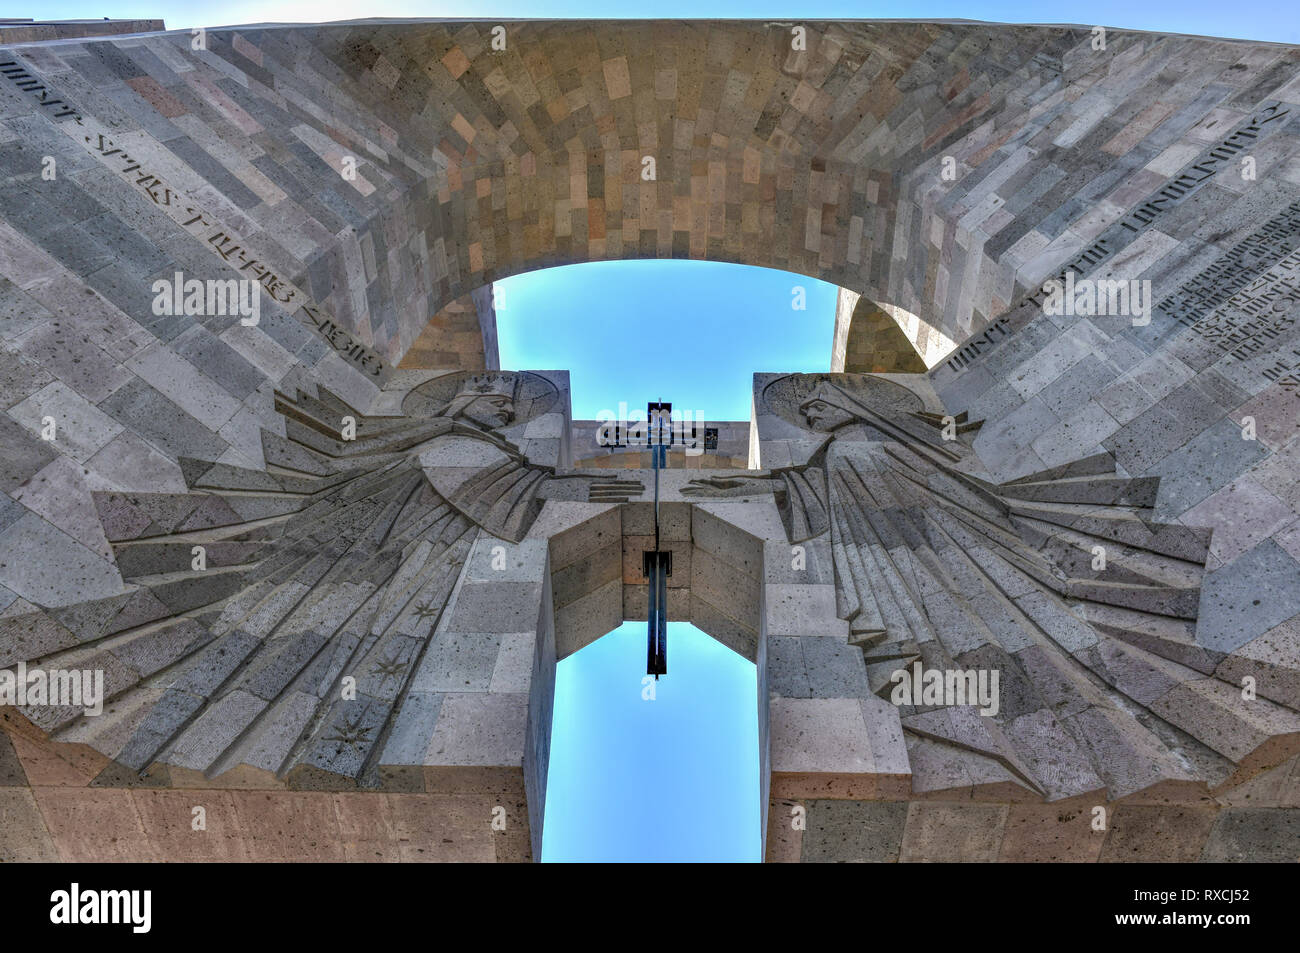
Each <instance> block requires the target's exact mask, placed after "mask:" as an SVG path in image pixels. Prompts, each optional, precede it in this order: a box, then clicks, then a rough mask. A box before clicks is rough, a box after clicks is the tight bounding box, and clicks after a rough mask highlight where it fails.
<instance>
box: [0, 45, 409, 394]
mask: <svg viewBox="0 0 1300 953" xmlns="http://www.w3.org/2000/svg"><path fill="white" fill-rule="evenodd" d="M0 75H3V76H6V77H7V78H9V79H10V80H11V81H13V82H14V83H16V84H17V85H18V86H19V88H20V89H23V90H24V91H26V92H29V93H33V94H36V93H40V101H41V103H42V105H47V106H54V105H56V104H58V105H61V106H63V109H62V110H61V111H59V112H56V113H53V114H52V116H53V118H62V117H67V116H71V117H73V119H74V122H73V123H63V124H61V125H60V128H62V129H63V130H64V131H65V132H66V133H67V134H68V135H69V136H70V137H71V138H73V139H75V140H77V141H78V142H80V143H81V144H82V145H83V146H84V147H85V148H86V149H88V150H89V151H90V153H91V154H92V155H94V156H95V157H96V158H97V159H99V160H100V161H101V162H103V163H104V164H105V165H107V166H108V167H109V168H110V169H112V170H113V171H114V172H116V173H117V174H118V175H119V176H121V177H123V178H124V179H126V181H127V182H129V183H130V184H131V185H132V186H133V187H134V188H136V189H138V190H139V191H141V192H143V193H144V194H145V195H146V196H148V198H149V200H150V201H151V202H153V203H154V205H156V206H157V207H158V208H160V209H162V210H163V211H164V212H166V213H167V214H168V215H169V216H171V218H172V219H173V221H175V222H176V223H177V224H178V225H180V226H181V227H182V228H184V229H185V230H186V231H188V232H189V233H190V234H191V235H194V236H195V237H196V238H199V239H200V240H201V241H202V242H203V244H204V245H205V246H206V247H207V248H208V249H209V251H211V252H212V253H213V254H215V255H217V256H219V257H220V258H221V259H222V261H223V262H225V263H226V264H227V265H229V266H230V267H231V268H234V269H235V270H236V271H238V272H240V274H241V275H243V276H244V277H254V278H256V279H257V281H258V282H259V284H261V286H262V288H263V290H264V291H266V293H267V294H268V295H270V296H271V298H272V299H273V300H274V301H276V302H277V303H279V304H281V305H283V306H284V307H285V308H286V309H288V310H289V311H290V312H291V313H293V314H294V316H295V317H296V318H297V319H298V320H299V321H301V322H302V323H303V324H305V325H307V326H308V327H310V328H311V329H312V330H313V331H314V332H315V333H316V334H318V335H319V336H320V337H321V338H323V339H324V340H325V341H327V342H328V343H329V345H330V346H331V347H332V348H334V350H335V351H336V352H338V353H339V354H340V355H342V356H343V357H344V358H345V359H346V360H348V361H349V362H350V363H351V364H352V365H353V366H354V367H356V368H357V369H358V370H360V371H361V372H363V373H365V374H368V375H370V376H371V377H377V378H380V379H381V380H382V379H384V378H386V377H387V375H388V368H387V366H386V365H385V363H384V360H383V358H381V357H380V356H379V355H378V354H377V353H376V352H375V351H374V350H372V349H371V348H369V347H367V346H366V345H365V344H364V343H362V342H361V341H358V340H356V339H355V338H354V337H352V335H351V334H350V333H349V332H348V331H347V330H345V329H344V328H342V327H340V326H339V325H338V323H337V322H336V321H335V320H334V318H333V316H332V315H330V314H329V313H328V312H327V311H325V310H324V309H323V308H320V307H317V306H315V305H314V304H311V303H310V300H311V299H310V298H308V297H307V295H306V294H304V293H303V292H302V290H301V289H299V288H298V287H297V286H295V285H294V284H293V283H292V282H291V281H289V280H288V279H287V278H285V277H283V276H282V275H280V274H279V273H277V272H276V271H275V269H274V267H273V266H272V265H271V264H270V263H268V262H267V261H265V260H264V259H263V258H261V257H260V256H258V255H257V254H256V253H255V252H254V251H253V250H252V249H251V248H249V247H248V245H247V243H246V242H244V240H243V239H241V238H240V237H239V236H238V235H236V234H235V233H234V232H232V231H231V230H230V229H229V228H227V227H226V226H224V225H221V224H220V223H219V222H218V221H217V220H216V219H215V218H213V217H211V216H209V214H208V213H207V211H206V210H204V209H203V208H202V207H201V206H199V205H198V204H197V203H193V202H191V201H190V200H189V199H188V198H187V197H186V196H185V195H184V194H182V193H181V192H178V191H177V190H175V189H173V188H171V187H170V186H168V185H167V183H166V182H165V181H164V179H163V178H162V177H161V176H160V175H158V174H157V173H155V172H151V171H150V170H149V169H148V168H146V167H145V165H144V164H143V163H142V162H141V161H139V160H136V159H134V158H132V156H131V155H130V154H129V153H128V152H127V151H126V150H125V149H123V148H122V147H121V146H120V145H119V144H117V143H116V142H114V140H113V139H112V137H111V136H110V135H109V132H110V130H108V129H107V128H106V127H104V126H102V125H100V124H99V123H98V122H96V121H95V120H93V119H91V118H89V117H86V116H83V115H81V114H80V113H78V112H77V111H76V110H75V109H74V108H73V107H72V106H71V105H69V104H68V103H66V102H65V101H64V100H62V99H57V98H56V99H50V98H49V97H50V96H51V95H52V91H51V90H49V89H47V88H46V86H45V83H44V81H43V80H41V79H38V78H37V77H36V76H35V75H33V74H32V73H31V71H30V70H29V69H28V68H26V67H24V66H22V65H21V64H19V63H16V62H13V61H10V62H7V63H0Z"/></svg>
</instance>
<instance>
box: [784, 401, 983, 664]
mask: <svg viewBox="0 0 1300 953" xmlns="http://www.w3.org/2000/svg"><path fill="white" fill-rule="evenodd" d="M772 476H773V477H774V478H775V479H777V480H779V481H780V487H778V494H777V495H778V502H779V503H780V509H781V514H782V518H783V520H784V522H785V528H786V532H787V534H788V535H789V538H790V542H791V543H798V542H802V541H805V540H808V539H812V538H814V537H817V536H820V535H822V534H823V533H826V532H827V531H828V530H829V532H830V543H831V552H832V556H833V560H834V565H835V577H836V586H835V591H836V601H837V615H838V616H839V617H840V618H841V619H845V620H847V621H848V623H849V627H850V631H851V632H852V633H853V635H854V641H855V642H868V643H871V642H876V641H879V640H881V639H884V638H886V637H887V636H888V637H889V638H891V639H900V638H907V637H915V638H921V639H923V640H924V639H925V638H926V636H927V635H928V634H929V629H930V623H929V621H928V618H927V614H926V612H925V610H924V608H923V605H924V599H925V590H926V589H927V588H929V586H928V585H927V584H926V581H925V580H924V579H923V578H921V576H920V575H919V571H920V570H921V569H922V567H921V566H920V565H918V564H917V562H916V560H917V558H918V557H917V555H916V554H917V553H918V551H922V550H924V549H927V548H928V546H927V545H926V543H925V540H924V536H925V533H926V517H927V512H930V511H933V510H934V509H935V508H936V507H939V506H943V507H945V508H953V507H957V508H959V509H962V510H964V511H966V512H969V513H974V514H978V515H979V516H980V517H981V518H983V519H985V520H994V521H996V522H1003V521H1004V519H1005V517H1004V516H1003V513H1002V511H1001V508H1000V507H999V506H998V505H997V504H996V501H994V500H993V498H992V497H991V496H989V495H988V494H985V493H981V492H980V491H979V490H978V488H977V487H975V486H974V485H972V484H971V483H969V482H968V481H967V480H965V479H964V478H963V476H962V475H961V474H959V473H957V472H956V471H953V470H951V469H950V468H948V467H946V466H943V465H942V464H941V463H939V462H938V461H936V460H934V459H932V458H931V457H930V454H929V453H928V452H927V449H926V448H924V447H922V446H919V445H916V446H913V445H910V444H908V443H903V442H900V441H898V440H897V439H894V438H891V437H889V436H886V435H885V434H884V433H882V432H881V431H880V430H878V429H876V428H875V427H872V426H870V425H868V424H864V423H858V424H850V425H848V426H845V427H842V428H840V429H839V430H837V431H836V432H835V434H834V435H833V436H832V437H831V438H830V439H829V440H828V441H827V442H826V443H825V444H823V445H822V447H821V448H820V449H819V450H818V451H817V452H816V453H815V454H814V455H813V456H812V458H811V459H810V460H809V461H808V464H807V465H806V466H802V467H797V468H789V469H779V470H774V471H773V472H772ZM1008 529H1009V527H1008Z"/></svg>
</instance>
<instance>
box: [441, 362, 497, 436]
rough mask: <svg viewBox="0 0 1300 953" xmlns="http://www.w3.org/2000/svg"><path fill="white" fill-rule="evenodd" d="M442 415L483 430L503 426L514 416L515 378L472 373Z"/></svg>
mask: <svg viewBox="0 0 1300 953" xmlns="http://www.w3.org/2000/svg"><path fill="white" fill-rule="evenodd" d="M443 415H444V416H447V417H451V418H452V419H453V420H465V421H468V422H469V423H472V424H474V425H475V426H477V427H480V428H482V429H483V430H495V429H497V428H498V427H504V426H505V425H506V424H508V423H510V422H511V421H512V420H514V419H515V379H514V377H513V376H510V375H504V374H488V375H480V376H476V377H471V378H469V379H468V380H466V381H465V383H464V384H463V385H461V388H460V391H459V392H457V394H456V396H455V397H453V398H452V400H451V403H450V404H448V405H447V408H446V409H445V410H444V411H443Z"/></svg>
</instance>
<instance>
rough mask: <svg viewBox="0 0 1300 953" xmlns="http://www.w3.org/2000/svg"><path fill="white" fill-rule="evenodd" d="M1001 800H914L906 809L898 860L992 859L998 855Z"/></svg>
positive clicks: (1002, 819)
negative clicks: (966, 802) (905, 824)
mask: <svg viewBox="0 0 1300 953" xmlns="http://www.w3.org/2000/svg"><path fill="white" fill-rule="evenodd" d="M1007 811H1008V808H1007V806H1006V805H1004V804H947V803H943V802H937V801H913V802H912V803H911V804H909V805H908V809H907V826H906V827H905V828H904V829H903V847H902V852H901V853H900V855H899V858H898V859H899V862H900V863H951V862H958V863H992V862H993V861H995V860H997V859H998V849H999V848H1000V847H1001V845H1002V830H1003V826H1004V825H1005V824H1006V819H1007Z"/></svg>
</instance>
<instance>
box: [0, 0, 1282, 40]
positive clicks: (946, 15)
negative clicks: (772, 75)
mask: <svg viewBox="0 0 1300 953" xmlns="http://www.w3.org/2000/svg"><path fill="white" fill-rule="evenodd" d="M6 7H7V8H8V9H7V10H6V11H5V13H4V15H5V16H18V15H25V16H31V17H39V18H42V19H78V18H94V19H97V18H101V17H105V16H109V17H116V18H133V17H155V18H156V17H162V18H163V19H165V20H166V21H167V26H168V28H170V29H181V28H186V27H194V26H219V25H223V24H235V23H268V22H319V21H328V20H347V19H353V18H357V17H463V18H473V19H492V18H496V17H501V18H503V19H511V18H518V19H529V18H537V17H589V18H600V19H612V18H615V17H619V16H622V17H624V18H627V17H655V18H661V19H675V18H700V17H731V18H736V19H751V18H752V19H760V20H766V19H777V20H789V19H790V18H791V16H792V15H793V16H797V17H798V18H800V19H810V20H815V19H855V18H874V17H880V18H896V19H958V20H960V19H966V20H994V21H999V22H1004V23H1081V24H1085V25H1089V26H1091V25H1093V24H1103V25H1105V26H1114V27H1127V28H1129V29H1134V30H1160V31H1166V32H1178V33H1199V34H1204V35H1208V36H1233V37H1241V38H1245V39H1258V40H1273V41H1275V42H1281V43H1300V4H1295V3H1286V2H1280V0H1236V2H1234V3H1222V2H1218V0H1216V2H1208V0H1200V2H1197V0H1186V2H1179V0H1143V2H1141V3H1133V2H1132V0H1095V2H1092V3H1088V4H1073V5H1069V6H1065V5H1060V6H1058V5H1053V4H1045V3H1042V2H1041V0H1038V2H1035V0H992V2H983V3H980V2H974V3H972V2H959V0H925V2H914V0H913V2H909V0H888V2H876V3H861V2H859V3H853V2H844V0H830V2H801V3H791V2H790V0H743V2H742V0H656V2H655V3H654V4H652V5H650V6H641V7H638V6H636V5H632V4H629V5H626V6H623V7H617V8H613V9H611V7H610V5H609V4H608V3H603V2H595V0H491V2H490V3H475V4H466V3H463V2H461V3H458V2H452V0H442V2H437V0H435V2H428V0H425V2H421V0H380V2H372V3H369V4H367V5H366V6H365V7H364V9H359V8H358V7H357V6H356V4H355V3H351V2H343V0H44V2H41V3H36V2H27V3H25V4H24V3H20V2H12V0H11V2H9V3H7V4H6ZM624 11H626V12H624Z"/></svg>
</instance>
